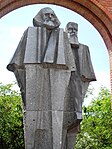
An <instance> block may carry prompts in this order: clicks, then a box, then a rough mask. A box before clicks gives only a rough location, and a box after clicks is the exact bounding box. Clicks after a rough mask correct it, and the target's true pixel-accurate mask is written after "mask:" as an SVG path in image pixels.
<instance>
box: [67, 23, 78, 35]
mask: <svg viewBox="0 0 112 149" xmlns="http://www.w3.org/2000/svg"><path fill="white" fill-rule="evenodd" d="M67 32H68V34H69V35H70V36H76V37H77V32H78V31H77V29H76V26H75V24H69V26H68V27H67Z"/></svg>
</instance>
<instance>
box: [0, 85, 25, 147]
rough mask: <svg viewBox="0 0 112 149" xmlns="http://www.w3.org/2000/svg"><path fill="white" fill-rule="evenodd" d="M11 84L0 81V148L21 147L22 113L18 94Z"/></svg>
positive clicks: (22, 137)
mask: <svg viewBox="0 0 112 149" xmlns="http://www.w3.org/2000/svg"><path fill="white" fill-rule="evenodd" d="M12 86H13V85H12V84H8V85H3V84H2V83H0V148H1V149H23V148H24V133H23V115H22V103H21V96H20V94H19V93H18V92H17V91H15V90H12Z"/></svg>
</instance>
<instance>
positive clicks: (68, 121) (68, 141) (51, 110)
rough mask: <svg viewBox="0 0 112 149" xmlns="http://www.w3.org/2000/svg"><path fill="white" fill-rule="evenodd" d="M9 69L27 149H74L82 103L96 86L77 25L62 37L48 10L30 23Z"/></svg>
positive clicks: (61, 30) (53, 16) (55, 21)
mask: <svg viewBox="0 0 112 149" xmlns="http://www.w3.org/2000/svg"><path fill="white" fill-rule="evenodd" d="M33 23H34V26H35V27H29V28H28V29H27V30H26V31H25V32H24V34H23V37H22V38H21V40H20V43H19V45H18V47H17V50H16V52H15V54H14V56H13V58H12V60H11V62H10V63H9V65H8V66H7V68H8V69H9V70H10V71H13V72H14V74H15V76H16V78H17V81H18V85H19V86H20V89H21V94H22V99H23V103H24V110H25V113H24V127H25V147H26V149H73V148H74V144H75V136H76V133H77V132H78V131H79V125H80V122H81V120H82V102H83V98H84V95H85V93H86V90H87V88H88V85H89V82H91V81H95V80H96V78H95V74H94V70H93V67H92V63H91V59H90V54H89V48H88V47H87V46H85V45H83V44H80V43H79V42H78V37H77V31H78V25H77V30H76V28H75V29H74V27H76V23H75V26H74V23H73V22H72V23H71V22H70V23H69V24H68V25H67V27H66V32H65V31H64V30H63V29H61V28H59V25H60V22H59V20H58V18H57V17H56V15H55V13H54V12H53V10H52V9H50V8H43V9H41V10H40V11H39V13H38V14H37V15H36V16H35V18H34V19H33Z"/></svg>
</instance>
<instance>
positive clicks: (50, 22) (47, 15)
mask: <svg viewBox="0 0 112 149" xmlns="http://www.w3.org/2000/svg"><path fill="white" fill-rule="evenodd" d="M56 20H57V18H56V16H55V14H54V12H53V11H52V10H51V9H46V11H45V12H44V13H43V24H44V26H45V27H46V28H48V29H53V28H55V27H56Z"/></svg>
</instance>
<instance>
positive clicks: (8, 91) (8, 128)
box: [0, 83, 112, 149]
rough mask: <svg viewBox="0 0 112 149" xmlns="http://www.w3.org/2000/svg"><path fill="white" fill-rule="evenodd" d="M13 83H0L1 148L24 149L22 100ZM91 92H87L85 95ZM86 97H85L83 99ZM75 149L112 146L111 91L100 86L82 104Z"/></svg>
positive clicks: (97, 148)
mask: <svg viewBox="0 0 112 149" xmlns="http://www.w3.org/2000/svg"><path fill="white" fill-rule="evenodd" d="M12 87H13V84H7V85H3V84H2V83H0V149H24V132H23V114H22V102H21V101H22V100H21V96H20V94H19V93H18V92H17V91H15V90H13V89H12ZM91 94H92V92H91V91H89V92H88V96H89V95H91ZM85 100H86V99H85ZM75 149H112V110H111V94H110V92H109V90H108V89H106V88H101V89H100V92H99V94H98V97H97V98H93V99H92V102H91V104H90V105H89V106H87V107H85V106H84V107H83V121H82V123H81V132H80V133H79V134H78V135H77V139H76V145H75Z"/></svg>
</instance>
